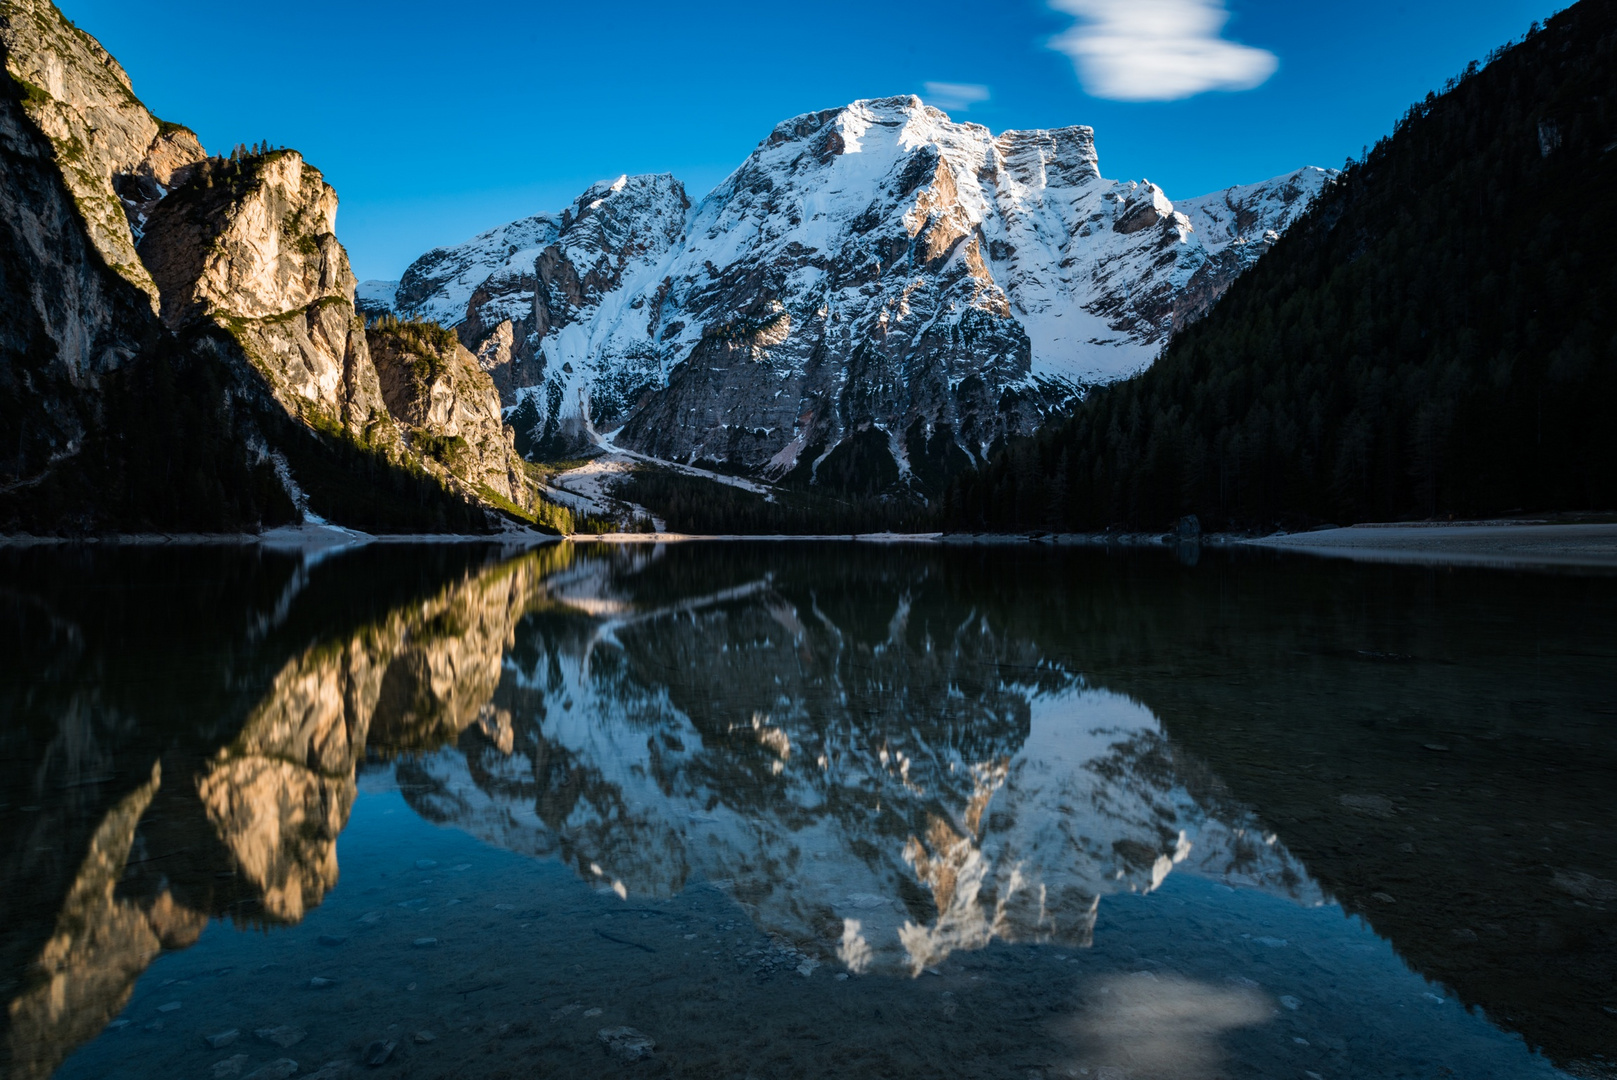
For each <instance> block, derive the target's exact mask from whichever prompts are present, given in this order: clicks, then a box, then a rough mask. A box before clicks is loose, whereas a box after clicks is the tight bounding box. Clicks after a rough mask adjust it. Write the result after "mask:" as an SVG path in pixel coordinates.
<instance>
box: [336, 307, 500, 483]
mask: <svg viewBox="0 0 1617 1080" xmlns="http://www.w3.org/2000/svg"><path fill="white" fill-rule="evenodd" d="M366 340H367V341H368V342H369V344H370V354H371V359H372V361H373V362H374V363H375V365H376V371H377V374H378V376H379V377H380V379H381V392H382V399H383V400H384V401H385V402H386V403H387V408H388V411H389V412H390V413H391V414H392V415H393V416H394V417H395V418H396V419H397V420H398V422H399V423H400V424H401V425H402V426H403V427H404V428H405V430H406V431H407V432H408V433H409V434H408V436H407V437H408V439H409V442H410V446H411V448H412V449H413V450H415V451H416V453H417V454H419V455H420V457H421V460H422V461H423V462H424V463H425V464H426V465H427V466H428V467H429V468H433V469H435V470H442V472H443V473H445V474H447V475H449V476H453V477H455V478H456V479H458V480H460V481H462V482H464V483H465V484H467V485H469V486H470V487H471V488H472V490H474V491H478V492H482V493H484V494H486V493H487V492H490V491H492V492H494V493H495V494H496V495H498V496H499V497H500V498H501V499H503V500H506V501H508V502H513V503H517V504H519V505H526V504H528V503H529V501H530V498H531V496H530V493H529V488H530V484H529V482H528V480H527V474H526V472H525V470H524V467H523V463H522V458H521V456H520V455H518V454H517V451H516V444H515V439H514V436H513V433H512V431H511V429H510V428H508V427H506V426H505V422H504V420H503V419H502V417H501V414H500V395H499V393H498V392H497V391H496V390H495V389H494V383H493V381H492V380H491V379H490V378H489V376H488V374H487V373H486V372H485V371H484V370H483V369H482V368H480V367H478V365H477V358H476V357H474V356H473V355H472V354H471V353H469V352H467V351H466V348H465V346H463V345H462V344H461V343H460V341H459V340H457V339H456V337H455V335H454V334H452V333H449V332H447V331H445V330H442V329H441V328H439V327H437V326H435V325H433V324H430V323H407V322H398V321H397V320H382V321H380V322H378V323H376V324H374V325H372V326H371V327H370V328H369V329H368V330H367V331H366Z"/></svg>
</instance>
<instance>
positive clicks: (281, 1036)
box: [253, 1024, 308, 1050]
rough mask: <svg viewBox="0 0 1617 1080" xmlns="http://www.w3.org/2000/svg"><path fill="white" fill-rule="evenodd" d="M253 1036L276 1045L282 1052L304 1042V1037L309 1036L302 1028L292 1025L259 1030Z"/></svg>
mask: <svg viewBox="0 0 1617 1080" xmlns="http://www.w3.org/2000/svg"><path fill="white" fill-rule="evenodd" d="M253 1034H254V1035H257V1036H258V1037H259V1038H260V1039H263V1040H264V1041H265V1042H267V1043H274V1044H275V1045H276V1046H279V1047H280V1048H281V1049H282V1050H285V1049H287V1048H289V1047H292V1046H296V1045H297V1044H298V1043H300V1042H302V1041H303V1037H304V1036H305V1035H307V1034H308V1032H307V1031H304V1030H303V1029H302V1028H295V1027H293V1026H292V1025H290V1024H281V1025H280V1026H278V1027H267V1028H259V1029H258V1030H257V1031H255V1032H253Z"/></svg>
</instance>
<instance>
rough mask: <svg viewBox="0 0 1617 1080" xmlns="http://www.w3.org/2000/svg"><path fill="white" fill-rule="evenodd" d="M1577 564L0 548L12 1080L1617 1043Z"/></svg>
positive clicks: (1082, 1064)
mask: <svg viewBox="0 0 1617 1080" xmlns="http://www.w3.org/2000/svg"><path fill="white" fill-rule="evenodd" d="M1614 601H1617V578H1612V577H1577V576H1570V575H1540V574H1529V573H1506V572H1498V571H1459V570H1437V569H1430V568H1410V567H1366V566H1356V565H1352V564H1347V563H1329V562H1320V561H1314V560H1310V559H1306V558H1301V559H1294V558H1285V557H1281V556H1257V557H1229V556H1223V557H1216V558H1215V557H1207V556H1204V557H1203V558H1202V559H1200V560H1199V561H1198V562H1196V563H1195V564H1194V565H1185V564H1184V563H1182V562H1180V561H1177V560H1175V559H1173V558H1170V557H1168V556H1166V555H1164V554H1162V553H1157V552H1136V553H1133V554H1130V555H1127V556H1119V555H1115V554H1114V555H1108V554H1105V553H1102V552H1094V551H1077V552H1074V551H1051V550H1047V549H1039V548H1026V547H1018V548H997V549H986V550H985V549H949V548H939V547H935V546H914V547H911V546H894V547H873V546H856V545H845V544H819V545H816V544H740V543H736V544H685V545H676V546H670V547H666V548H653V547H649V546H646V547H619V548H605V547H601V548H589V547H574V546H571V545H557V546H553V547H549V548H546V549H543V550H540V551H537V552H529V553H525V554H520V555H509V554H506V553H502V552H500V551H498V550H496V549H493V548H489V549H471V548H463V547H456V548H421V549H410V548H393V549H388V550H372V551H364V550H361V551H356V552H350V553H346V554H340V555H335V556H331V557H328V558H326V559H323V560H308V561H303V560H299V559H297V558H294V557H292V556H277V555H273V554H267V553H258V552H254V551H239V550H234V549H191V550H156V551H154V550H138V549H116V548H112V549H107V548H102V549H74V548H63V549H35V550H26V551H15V550H13V551H6V552H0V702H3V707H4V715H5V716H6V721H5V726H4V728H3V729H0V741H3V746H4V754H3V759H0V760H3V768H4V773H3V779H0V783H3V787H0V843H3V845H4V846H3V847H0V860H3V862H0V873H3V877H0V905H3V907H0V915H3V918H0V941H3V943H4V946H3V948H4V951H3V954H0V965H3V966H0V980H3V981H0V995H3V998H4V1002H5V1010H4V1014H3V1019H0V1025H3V1031H0V1053H3V1054H4V1055H5V1057H4V1059H3V1060H4V1061H5V1062H6V1073H5V1074H6V1075H7V1076H12V1077H18V1078H32V1077H46V1076H50V1075H57V1076H62V1077H153V1076H161V1077H170V1076H174V1077H182V1076H196V1077H218V1078H220V1080H224V1078H227V1077H243V1078H245V1077H256V1080H270V1078H271V1077H280V1076H286V1075H295V1076H315V1075H318V1076H324V1077H334V1076H337V1075H341V1074H344V1073H347V1072H350V1071H351V1072H353V1073H354V1075H356V1076H358V1075H364V1074H375V1075H378V1076H387V1075H396V1076H400V1077H405V1076H410V1077H440V1076H442V1077H506V1076H509V1077H526V1076H547V1077H548V1076H574V1077H594V1076H614V1075H624V1076H638V1075H645V1076H664V1075H667V1076H682V1077H722V1078H729V1077H734V1078H736V1080H742V1078H746V1077H755V1078H758V1080H763V1078H765V1077H771V1078H772V1077H791V1076H804V1077H821V1076H837V1077H867V1076H868V1077H936V1076H944V1075H947V1076H962V1077H1012V1078H1017V1080H1021V1078H1026V1077H1050V1078H1053V1077H1068V1076H1073V1077H1093V1078H1097V1080H1099V1078H1108V1080H1117V1078H1131V1080H1143V1078H1153V1077H1164V1078H1166V1077H1183V1078H1187V1080H1188V1078H1197V1080H1202V1078H1208V1077H1222V1076H1228V1077H1248V1076H1276V1077H1299V1078H1304V1077H1311V1076H1312V1077H1355V1078H1365V1077H1446V1076H1461V1077H1500V1078H1507V1077H1509V1078H1516V1077H1535V1076H1536V1077H1553V1076H1565V1075H1578V1076H1611V1075H1617V1071H1614V1069H1613V1066H1612V1064H1611V1063H1610V1061H1611V1059H1612V1058H1617V979H1614V975H1613V972H1614V971H1617V967H1614V961H1617V913H1614V910H1613V909H1614V908H1617V880H1614V879H1617V838H1614V837H1613V835H1612V830H1611V828H1610V826H1611V823H1612V822H1613V821H1614V820H1617V784H1614V783H1613V781H1614V778H1617V771H1614V767H1617V662H1614V661H1617V621H1614V620H1613V619H1612V617H1611V616H1612V613H1613V612H1614V611H1617V604H1614ZM230 1032H235V1033H236V1034H235V1035H234V1037H231V1036H230V1035H229V1033H230ZM209 1037H213V1042H214V1043H216V1044H217V1045H210V1042H209ZM370 1061H376V1062H378V1063H377V1064H369V1063H368V1062H370ZM293 1062H295V1063H296V1071H295V1072H292V1071H290V1070H291V1069H292V1063H293Z"/></svg>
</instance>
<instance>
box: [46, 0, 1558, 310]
mask: <svg viewBox="0 0 1617 1080" xmlns="http://www.w3.org/2000/svg"><path fill="white" fill-rule="evenodd" d="M61 2H62V8H63V10H64V11H65V12H66V14H67V15H68V17H70V18H72V19H73V20H74V21H76V22H77V23H78V24H79V25H80V26H81V27H83V28H84V29H85V30H87V31H89V32H90V33H92V34H94V35H95V36H96V37H98V38H100V40H101V41H102V43H103V44H105V45H106V46H107V48H109V49H110V50H111V51H112V52H113V54H114V55H115V56H117V57H118V58H119V60H121V61H122V62H123V65H124V66H125V68H127V69H128V71H129V73H130V76H131V77H132V78H133V80H134V83H135V91H136V93H138V94H139V95H140V96H141V97H142V99H144V100H145V101H146V103H147V104H148V105H150V106H151V108H152V109H153V111H154V112H156V113H157V114H158V115H159V116H161V117H163V118H164V119H168V120H173V121H177V122H179V123H183V124H186V125H187V126H189V127H191V128H193V129H194V130H195V131H196V132H197V133H198V134H199V135H200V136H201V137H202V140H203V143H204V145H206V146H207V147H208V149H209V150H212V151H215V152H220V151H228V150H229V148H230V147H231V146H233V145H235V144H236V143H238V142H242V143H251V142H254V141H257V140H260V139H268V140H270V141H271V142H272V143H275V144H278V145H279V144H284V145H287V146H292V147H296V148H297V149H299V150H301V151H303V153H304V155H305V156H306V157H307V158H308V159H309V160H310V161H311V162H313V163H314V164H315V165H317V166H319V167H320V168H321V169H322V170H324V172H325V174H326V176H327V178H328V179H329V180H330V181H331V182H332V184H334V185H335V186H336V188H337V191H338V194H339V195H340V197H341V199H342V209H341V212H340V213H339V216H338V231H339V235H340V237H341V239H342V240H343V242H344V243H345V244H346V245H347V246H348V249H349V252H350V255H351V257H352V259H353V262H354V268H355V271H356V272H357V273H358V274H359V276H360V277H361V278H362V279H363V278H369V277H389V278H391V277H397V276H398V275H399V273H400V272H401V271H402V270H403V269H404V267H405V266H406V265H407V264H408V263H409V261H410V260H411V259H412V258H413V257H414V256H416V255H418V254H420V253H421V252H423V251H425V250H427V249H428V248H431V247H433V246H435V245H439V244H448V243H455V242H458V241H460V240H463V239H466V238H467V237H470V236H471V235H473V234H474V233H476V232H479V231H481V230H482V229H485V228H489V227H491V226H494V225H497V224H500V223H501V222H504V221H508V220H511V219H513V218H517V217H521V216H524V215H527V214H531V213H534V212H537V211H541V210H555V209H559V208H560V207H562V206H563V205H565V204H567V203H569V202H571V201H572V199H573V198H574V197H575V196H576V195H577V194H578V192H580V191H581V190H582V189H583V188H584V187H586V186H587V185H589V184H590V183H592V182H593V181H595V180H597V179H601V178H604V177H611V176H616V175H618V174H620V173H624V172H629V173H635V172H672V173H674V174H675V175H676V176H678V177H679V178H680V179H682V180H683V181H684V182H685V184H686V186H687V187H688V188H689V190H690V192H691V195H692V198H693V199H696V198H700V197H701V196H702V195H703V194H705V193H706V192H707V191H708V190H709V189H710V188H711V187H712V186H713V185H714V184H716V183H718V182H719V181H720V180H722V179H723V178H724V177H725V176H726V175H727V174H728V173H729V172H730V171H731V170H732V169H734V168H735V167H736V166H737V165H739V164H740V163H741V161H742V159H743V158H744V157H745V156H746V155H747V154H748V153H749V152H750V151H751V150H752V148H753V147H754V146H755V145H756V144H757V142H758V141H759V140H760V139H762V138H763V137H764V136H765V135H767V134H768V133H769V130H770V129H771V128H772V127H773V126H774V125H775V124H776V123H777V122H778V121H780V120H783V119H786V118H787V117H790V116H795V115H797V114H798V113H803V112H808V111H811V110H815V109H823V108H830V107H834V106H837V105H842V104H846V103H847V102H849V101H852V100H854V99H857V98H862V97H878V96H884V95H889V94H904V93H919V94H921V95H922V96H923V97H930V98H931V99H932V100H934V101H942V102H943V103H945V104H946V105H950V104H952V105H954V106H956V107H954V108H950V109H949V110H948V111H950V112H951V114H952V115H953V116H954V117H955V118H956V119H969V120H974V121H977V122H979V123H982V124H985V125H987V126H988V127H990V128H992V129H993V130H994V131H996V132H997V131H1002V130H1005V129H1008V128H1029V127H1054V126H1059V125H1063V124H1089V125H1091V126H1093V127H1094V128H1095V138H1096V143H1097V147H1098V149H1099V152H1100V161H1101V170H1102V172H1103V173H1104V175H1106V176H1108V177H1113V178H1117V179H1141V178H1149V179H1151V180H1154V181H1156V182H1157V183H1159V184H1161V185H1162V186H1163V188H1165V189H1166V191H1167V193H1168V195H1169V197H1170V198H1173V197H1188V196H1191V195H1200V194H1203V193H1205V192H1208V191H1212V190H1215V189H1218V188H1221V187H1225V186H1228V185H1230V184H1236V183H1246V182H1251V181H1255V180H1261V179H1264V178H1266V177H1269V176H1273V175H1275V174H1278V173H1282V172H1286V171H1288V170H1290V169H1294V168H1297V167H1298V166H1301V165H1338V166H1339V165H1341V163H1342V161H1343V159H1344V158H1346V157H1347V156H1349V155H1350V154H1351V155H1355V156H1356V155H1357V154H1358V153H1359V151H1360V149H1361V147H1363V146H1364V145H1365V144H1367V143H1373V142H1375V140H1376V139H1377V138H1379V137H1381V136H1382V135H1384V134H1386V133H1387V132H1389V131H1390V130H1391V127H1392V124H1393V122H1394V120H1395V119H1396V118H1397V117H1398V115H1399V114H1400V113H1401V112H1402V111H1403V110H1404V108H1405V107H1407V105H1408V104H1409V103H1410V102H1412V101H1414V100H1416V99H1417V98H1420V97H1424V96H1425V94H1426V91H1427V90H1429V89H1434V88H1439V87H1440V85H1441V84H1442V82H1443V80H1444V79H1446V78H1448V77H1449V76H1450V75H1452V74H1454V73H1456V72H1458V71H1459V70H1460V69H1461V68H1463V67H1464V66H1465V64H1466V62H1467V61H1469V60H1472V59H1481V58H1482V57H1483V56H1484V55H1485V54H1486V53H1487V52H1488V51H1489V50H1490V49H1491V48H1493V47H1494V46H1495V45H1498V44H1502V43H1503V42H1505V41H1507V40H1509V39H1512V38H1516V37H1519V36H1520V35H1521V34H1522V33H1523V32H1524V31H1525V30H1526V29H1527V26H1528V24H1529V23H1531V22H1532V21H1533V20H1534V19H1542V18H1545V17H1546V16H1548V15H1549V14H1550V13H1552V12H1553V11H1555V10H1557V9H1559V8H1560V7H1564V6H1566V5H1565V4H1564V3H1561V2H1553V0H1552V2H1543V0H1425V2H1421V0H1353V2H1343V0H1314V2H1306V0H1305V2H1299V0H994V2H980V0H979V2H966V0H931V2H928V3H914V2H908V3H888V2H883V0H819V2H816V3H810V4H804V3H794V4H788V3H780V4H770V3H757V2H745V0H743V2H737V0H726V2H713V3H677V2H676V3H668V2H666V0H662V2H644V0H624V2H617V3H598V4H581V3H577V2H573V0H569V2H566V3H560V2H552V0H527V2H521V0H488V2H482V3H479V2H476V0H472V2H463V3H458V4H455V3H449V4H446V3H433V4H426V3H420V2H418V0H392V2H388V3H382V2H379V0H348V2H345V3H335V4H307V5H293V6H291V7H287V6H286V5H280V6H266V5H257V4H225V3H219V2H218V0H153V2H151V3H144V4H132V3H129V2H128V0H61ZM1225 15H1227V16H1228V19H1227V21H1225V22H1223V24H1222V25H1220V22H1221V20H1223V19H1224V16H1225ZM1147 54H1149V55H1147ZM1164 57H1166V60H1164ZM1154 63H1155V64H1156V65H1157V66H1156V67H1153V64H1154ZM1187 72H1188V74H1187ZM928 83H933V84H954V85H953V86H952V87H949V86H945V87H934V90H933V92H932V93H931V94H929V93H928V90H927V84H928ZM1254 84H1256V85H1254ZM1202 86H1210V87H1212V89H1206V90H1201V91H1200V92H1198V89H1199V88H1200V87H1202ZM1241 87H1249V88H1245V89H1242V88H1241ZM1153 96H1154V97H1169V98H1175V100H1137V99H1139V98H1142V97H1145V98H1150V97H1153ZM961 105H964V106H965V107H964V108H960V107H959V106H961Z"/></svg>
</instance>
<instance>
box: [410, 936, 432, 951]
mask: <svg viewBox="0 0 1617 1080" xmlns="http://www.w3.org/2000/svg"><path fill="white" fill-rule="evenodd" d="M411 944H412V945H414V946H415V947H416V948H418V949H430V948H432V947H433V946H435V945H437V944H438V939H437V938H435V937H418V938H416V939H415V941H413V942H411Z"/></svg>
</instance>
